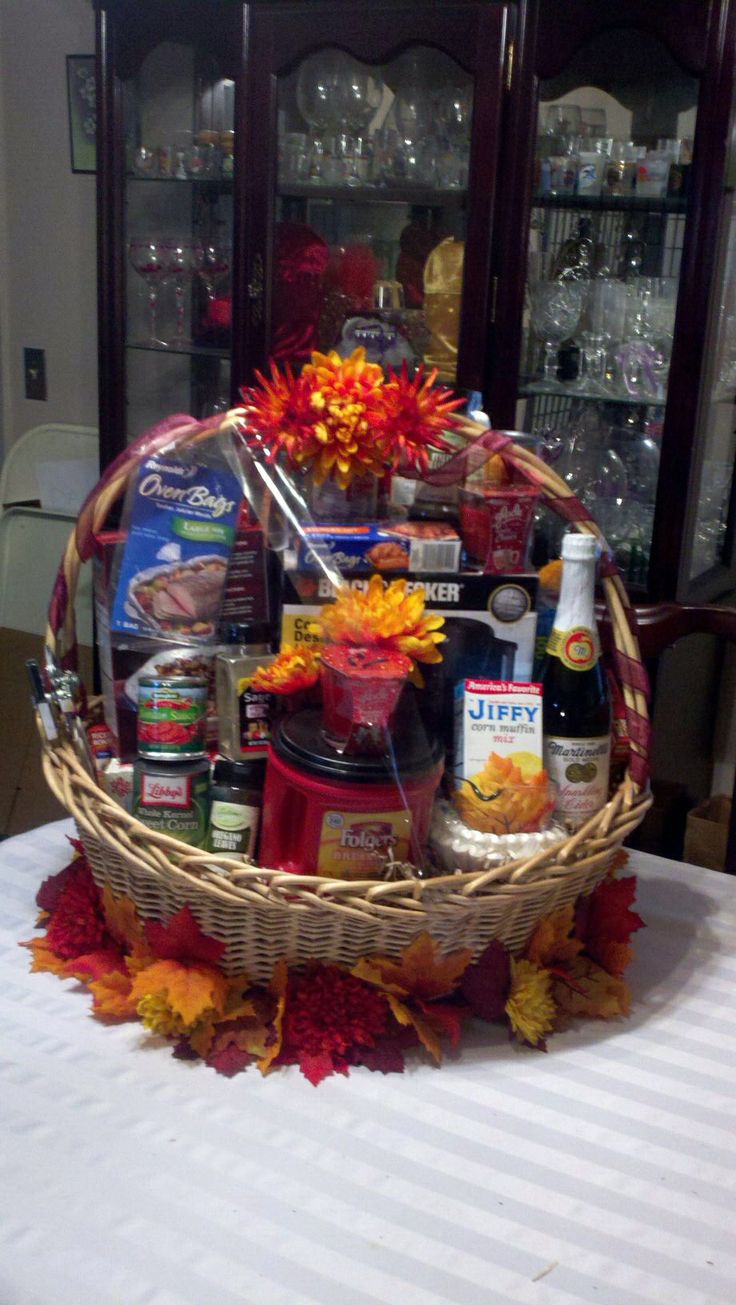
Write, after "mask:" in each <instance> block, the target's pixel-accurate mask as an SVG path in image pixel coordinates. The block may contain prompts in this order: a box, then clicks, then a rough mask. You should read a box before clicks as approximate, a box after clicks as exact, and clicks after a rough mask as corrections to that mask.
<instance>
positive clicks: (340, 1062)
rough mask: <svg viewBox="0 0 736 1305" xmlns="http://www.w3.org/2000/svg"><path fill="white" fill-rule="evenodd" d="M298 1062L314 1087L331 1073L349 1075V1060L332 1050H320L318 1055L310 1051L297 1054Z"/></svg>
mask: <svg viewBox="0 0 736 1305" xmlns="http://www.w3.org/2000/svg"><path fill="white" fill-rule="evenodd" d="M297 1063H298V1065H299V1068H300V1070H301V1071H302V1074H303V1075H304V1077H305V1078H307V1079H309V1082H310V1083H311V1084H312V1085H313V1086H314V1087H319V1085H320V1083H321V1082H322V1080H323V1079H324V1078H329V1076H330V1074H344V1075H345V1076H346V1077H347V1075H348V1073H349V1072H350V1071H349V1068H348V1062H347V1060H346V1059H345V1057H344V1056H336V1055H334V1053H333V1054H331V1053H330V1052H326V1051H325V1052H320V1053H319V1054H318V1055H316V1056H313V1055H309V1053H308V1052H304V1051H302V1052H300V1053H298V1054H297Z"/></svg>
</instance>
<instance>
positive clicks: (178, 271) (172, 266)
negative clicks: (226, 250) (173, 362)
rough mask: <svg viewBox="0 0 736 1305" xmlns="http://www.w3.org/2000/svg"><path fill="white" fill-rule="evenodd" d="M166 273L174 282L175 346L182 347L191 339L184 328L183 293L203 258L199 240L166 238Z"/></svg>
mask: <svg viewBox="0 0 736 1305" xmlns="http://www.w3.org/2000/svg"><path fill="white" fill-rule="evenodd" d="M163 249H164V263H165V271H166V275H167V276H170V277H171V279H172V281H173V282H174V294H175V298H176V340H175V341H174V347H175V348H182V347H183V346H184V345H186V344H190V343H191V341H190V339H189V337H188V336H187V335H186V332H185V330H184V317H185V308H184V293H185V290H186V286H187V285H188V284H191V281H192V278H193V276H194V274H195V272H197V271H198V270H199V268H200V267H201V265H202V261H203V259H204V249H203V247H202V244H201V242H200V241H199V240H179V239H176V238H175V239H172V240H167V241H166V242H165V244H164V246H163Z"/></svg>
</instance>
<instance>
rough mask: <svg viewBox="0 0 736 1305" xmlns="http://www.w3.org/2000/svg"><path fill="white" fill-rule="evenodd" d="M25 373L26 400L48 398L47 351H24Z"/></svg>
mask: <svg viewBox="0 0 736 1305" xmlns="http://www.w3.org/2000/svg"><path fill="white" fill-rule="evenodd" d="M23 372H24V375H25V378H26V398H27V399H43V400H45V398H46V351H45V349H24V350H23Z"/></svg>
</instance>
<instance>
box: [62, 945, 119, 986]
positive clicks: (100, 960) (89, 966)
mask: <svg viewBox="0 0 736 1305" xmlns="http://www.w3.org/2000/svg"><path fill="white" fill-rule="evenodd" d="M115 973H117V974H126V969H125V957H124V956H123V954H122V952H119V951H118V950H117V949H116V948H114V947H103V948H100V950H99V951H96V952H86V953H85V954H84V955H83V956H75V957H74V959H73V960H71V961H66V963H65V965H64V974H66V975H68V977H69V978H70V979H81V980H82V982H83V983H88V982H89V980H90V979H95V980H96V979H104V978H105V977H106V976H107V975H108V974H115Z"/></svg>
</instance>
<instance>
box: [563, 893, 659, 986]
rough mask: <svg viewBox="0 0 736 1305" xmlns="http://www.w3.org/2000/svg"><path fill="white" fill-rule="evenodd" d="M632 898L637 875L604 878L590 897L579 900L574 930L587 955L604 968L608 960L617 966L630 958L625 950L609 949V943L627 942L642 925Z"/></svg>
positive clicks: (634, 896)
mask: <svg viewBox="0 0 736 1305" xmlns="http://www.w3.org/2000/svg"><path fill="white" fill-rule="evenodd" d="M635 899H636V876H635V875H628V876H627V877H626V878H624V879H604V880H603V882H602V883H600V884H599V885H598V887H597V888H596V889H595V890H594V891H593V892H592V893H591V894H590V896H589V897H583V898H582V899H581V900H580V901H579V902H578V906H577V910H576V913H575V932H576V934H577V935H578V937H579V938H581V939H582V941H583V943H584V946H585V950H586V952H587V953H588V955H589V956H591V957H592V958H593V960H594V961H597V962H598V964H599V965H602V966H603V967H604V968H605V969H607V968H608V965H607V961H611V962H612V963H613V964H615V965H617V966H618V965H620V964H621V963H622V962H625V964H627V963H628V959H630V957H629V956H628V955H627V953H625V952H620V951H618V950H610V944H611V943H624V944H628V942H629V939H630V937H631V935H632V933H635V932H636V930H637V929H643V928H644V927H645V926H644V921H643V920H642V918H641V916H640V915H637V913H636V911H632V910H631V906H632V905H633V903H634V901H635ZM624 968H625V965H624Z"/></svg>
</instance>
